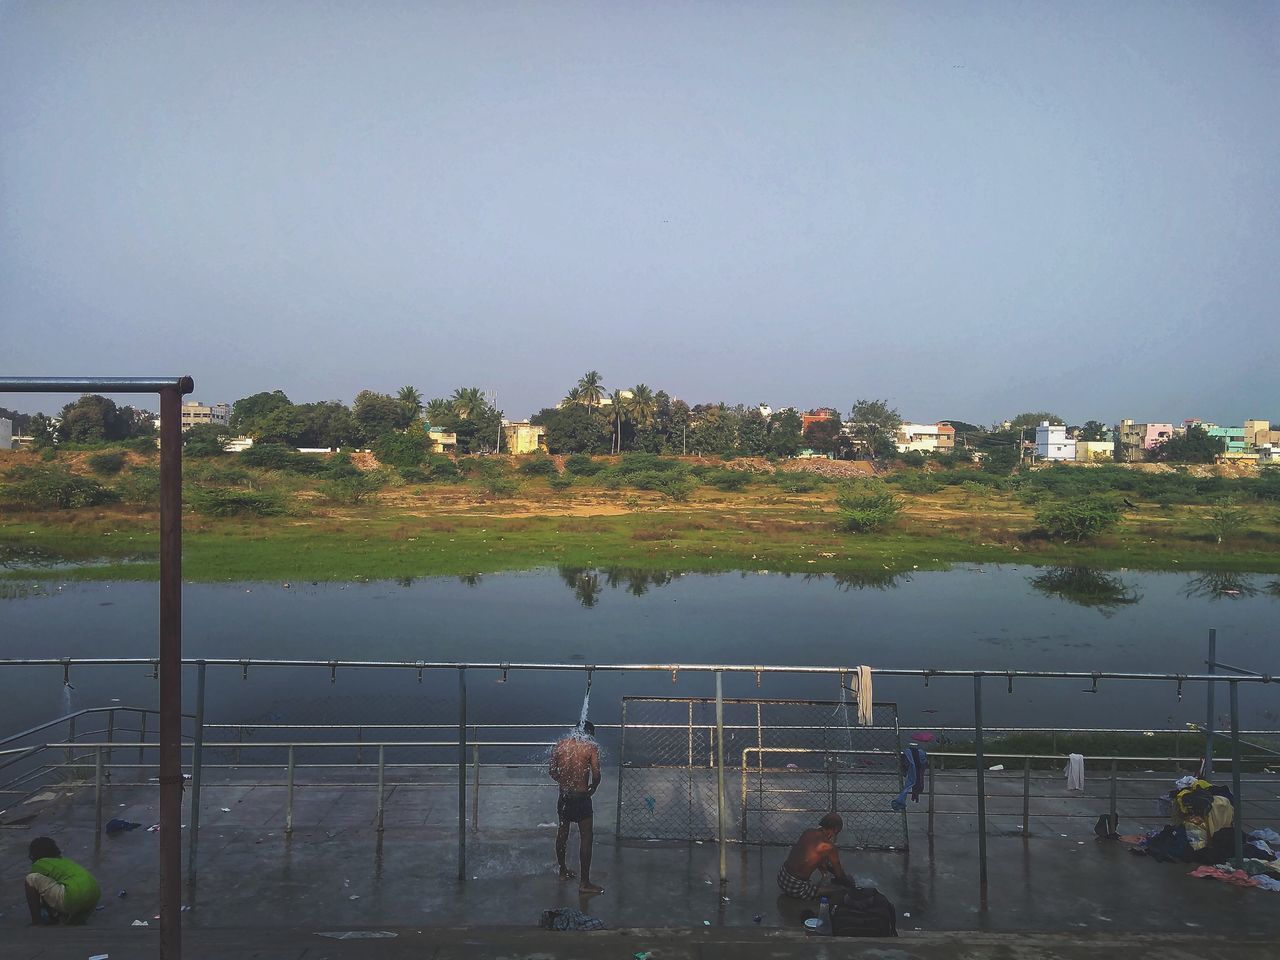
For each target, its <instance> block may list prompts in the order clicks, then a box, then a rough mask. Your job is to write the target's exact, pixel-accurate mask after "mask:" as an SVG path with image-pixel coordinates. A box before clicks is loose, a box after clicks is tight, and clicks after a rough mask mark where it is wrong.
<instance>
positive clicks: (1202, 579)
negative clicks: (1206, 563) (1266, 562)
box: [1182, 570, 1280, 600]
mask: <svg viewBox="0 0 1280 960" xmlns="http://www.w3.org/2000/svg"><path fill="white" fill-rule="evenodd" d="M1277 583H1280V581H1277ZM1274 586H1275V583H1273V584H1272V585H1271V586H1269V587H1268V588H1267V591H1268V592H1269V593H1270V592H1272V588H1273V587H1274ZM1182 595H1183V596H1184V597H1188V598H1191V597H1203V598H1205V599H1207V600H1221V599H1223V598H1224V597H1225V598H1226V599H1228V600H1238V599H1240V598H1241V597H1256V596H1257V595H1258V587H1257V586H1256V585H1255V584H1254V583H1253V581H1252V580H1251V579H1250V578H1249V577H1248V576H1247V575H1246V574H1242V573H1235V572H1233V571H1230V570H1217V571H1210V572H1208V573H1200V574H1196V575H1195V576H1194V577H1191V578H1190V579H1189V580H1188V581H1187V584H1186V586H1185V587H1183V588H1182Z"/></svg>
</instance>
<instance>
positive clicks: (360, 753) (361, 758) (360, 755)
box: [356, 727, 364, 764]
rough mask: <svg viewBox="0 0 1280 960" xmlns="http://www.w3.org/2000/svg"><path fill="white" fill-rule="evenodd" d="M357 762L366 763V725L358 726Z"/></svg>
mask: <svg viewBox="0 0 1280 960" xmlns="http://www.w3.org/2000/svg"><path fill="white" fill-rule="evenodd" d="M356 763H358V764H360V763H364V727H356Z"/></svg>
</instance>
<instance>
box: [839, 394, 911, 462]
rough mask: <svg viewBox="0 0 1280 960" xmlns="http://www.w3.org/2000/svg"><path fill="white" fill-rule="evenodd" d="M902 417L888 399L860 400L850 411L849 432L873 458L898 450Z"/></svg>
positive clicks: (889, 454)
mask: <svg viewBox="0 0 1280 960" xmlns="http://www.w3.org/2000/svg"><path fill="white" fill-rule="evenodd" d="M900 426H902V417H901V416H900V415H899V413H898V411H897V410H896V409H895V408H894V407H891V406H889V401H888V400H859V401H858V402H857V403H855V404H854V405H853V409H852V410H851V411H850V412H849V433H850V434H851V435H852V437H853V439H854V440H855V441H857V442H858V443H860V444H861V445H862V447H863V449H864V450H866V452H867V454H868V455H869V456H870V458H871V459H872V460H875V459H876V458H878V457H892V456H894V455H895V454H896V453H897V452H898V445H897V442H896V436H897V432H898V427H900Z"/></svg>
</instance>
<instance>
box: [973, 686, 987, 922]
mask: <svg viewBox="0 0 1280 960" xmlns="http://www.w3.org/2000/svg"><path fill="white" fill-rule="evenodd" d="M973 752H974V757H975V759H976V761H977V767H978V791H977V792H978V882H979V883H980V884H981V886H982V892H983V896H984V899H985V895H986V889H987V779H986V758H985V756H984V754H983V750H982V674H980V673H975V674H974V675H973Z"/></svg>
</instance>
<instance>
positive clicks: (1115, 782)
mask: <svg viewBox="0 0 1280 960" xmlns="http://www.w3.org/2000/svg"><path fill="white" fill-rule="evenodd" d="M1118 762H1119V761H1117V760H1116V758H1115V757H1112V758H1111V822H1110V823H1108V824H1107V833H1115V832H1116V824H1117V823H1118V822H1119V821H1118V820H1117V819H1116V791H1117V788H1118V780H1117V775H1116V770H1117V764H1118Z"/></svg>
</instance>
